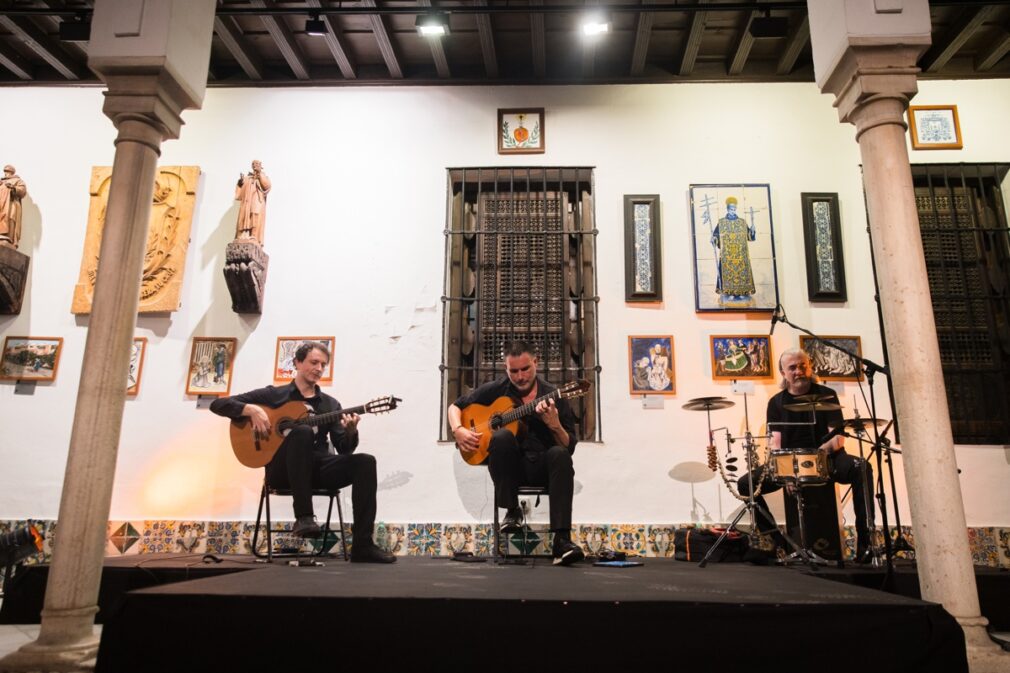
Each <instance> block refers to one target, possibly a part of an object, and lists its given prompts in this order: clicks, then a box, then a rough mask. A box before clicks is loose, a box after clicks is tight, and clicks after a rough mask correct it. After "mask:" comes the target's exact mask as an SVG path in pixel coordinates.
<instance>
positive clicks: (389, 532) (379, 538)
mask: <svg viewBox="0 0 1010 673" xmlns="http://www.w3.org/2000/svg"><path fill="white" fill-rule="evenodd" d="M372 539H373V540H375V544H376V545H377V546H378V547H379V549H382V550H383V551H385V552H388V553H390V554H394V555H396V556H405V555H406V554H407V529H406V527H404V526H403V525H402V524H393V523H384V522H382V521H380V522H379V523H378V525H377V526H376V527H375V535H374V536H373V538H372Z"/></svg>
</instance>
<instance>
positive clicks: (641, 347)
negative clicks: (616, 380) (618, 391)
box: [628, 334, 677, 395]
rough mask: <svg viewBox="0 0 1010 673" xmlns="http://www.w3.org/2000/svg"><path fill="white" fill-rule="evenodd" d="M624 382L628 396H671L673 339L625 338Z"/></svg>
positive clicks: (673, 387)
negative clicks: (626, 360) (626, 357)
mask: <svg viewBox="0 0 1010 673" xmlns="http://www.w3.org/2000/svg"><path fill="white" fill-rule="evenodd" d="M628 381H629V382H630V385H629V392H630V393H631V394H632V395H674V394H676V392H677V379H676V376H674V371H673V337H672V336H670V335H669V334H666V335H658V336H657V335H646V336H629V337H628Z"/></svg>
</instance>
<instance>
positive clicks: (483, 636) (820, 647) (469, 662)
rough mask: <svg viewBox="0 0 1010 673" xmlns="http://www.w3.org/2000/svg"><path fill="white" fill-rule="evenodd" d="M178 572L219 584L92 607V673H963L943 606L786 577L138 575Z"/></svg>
mask: <svg viewBox="0 0 1010 673" xmlns="http://www.w3.org/2000/svg"><path fill="white" fill-rule="evenodd" d="M138 560H139V559H138ZM116 562H117V564H119V563H123V559H116ZM186 563H189V564H191V565H188V566H186V571H187V572H189V573H190V575H191V576H196V573H198V572H208V573H216V574H214V575H213V576H206V577H201V578H198V579H190V580H188V581H176V582H173V583H171V584H160V585H157V586H150V587H148V588H144V589H138V590H135V591H130V592H127V593H124V594H123V595H122V597H121V600H119V601H117V602H116V603H115V604H114V605H111V606H109V607H106V608H104V609H103V612H104V614H103V615H102V616H103V622H104V624H105V626H104V629H103V632H102V646H101V650H100V652H99V658H98V666H97V669H96V670H97V671H98V672H99V673H102V672H108V671H127V670H129V671H177V670H179V668H180V667H181V666H184V665H185V664H184V663H183V662H184V661H189V662H195V661H201V660H203V661H205V662H208V663H209V662H211V661H215V660H216V659H218V658H220V659H221V660H222V661H223V662H226V664H227V665H226V666H225V668H226V669H228V670H271V671H277V670H297V669H298V668H299V667H303V666H304V667H307V666H313V667H318V666H325V667H330V666H334V667H335V666H350V668H349V670H354V671H357V670H360V669H361V667H362V666H365V665H374V666H376V667H377V670H387V669H389V668H396V669H398V670H406V671H414V670H441V671H445V670H457V669H464V668H474V669H475V670H480V671H485V670H509V671H515V670H521V669H525V668H528V667H530V666H532V667H535V668H545V669H546V670H556V669H557V668H559V667H561V668H565V669H567V668H570V667H571V666H579V667H580V668H582V667H586V666H593V667H599V666H608V667H613V668H614V670H617V671H626V670H629V669H631V668H640V667H643V666H662V669H661V670H673V669H674V668H676V669H679V670H685V671H686V670H690V671H708V670H711V671H721V670H730V669H734V670H735V669H738V668H739V669H741V670H742V669H743V668H744V667H746V668H747V669H749V670H778V671H781V670H808V669H814V668H816V670H818V671H847V672H848V671H852V670H867V671H868V670H880V671H884V670H886V671H889V672H891V671H909V672H910V673H911V672H913V671H914V672H917V673H920V672H923V671H944V672H945V673H949V672H952V671H967V663H966V660H965V653H964V637H963V633H962V631H961V629H960V627H959V626H958V625H957V623H956V622H955V621H954V620H953V618H952V617H950V615H948V614H947V613H946V611H944V610H943V609H942V607H940V606H938V605H935V604H931V603H926V602H923V601H920V600H916V599H913V598H906V597H902V596H898V595H894V594H888V593H884V592H882V591H877V590H874V589H867V588H863V587H860V586H856V585H854V584H845V583H842V582H830V581H825V580H824V579H822V578H820V577H815V576H810V575H808V574H805V573H803V572H796V571H795V570H793V569H787V568H778V567H756V566H751V565H747V564H712V565H709V566H708V567H707V568H698V567H697V566H696V565H695V564H693V563H681V562H677V561H673V560H668V559H654V558H649V559H646V560H645V565H644V566H642V567H634V568H604V567H594V566H592V565H589V564H580V565H577V566H574V567H570V568H560V567H553V566H552V565H550V561H549V560H547V559H543V560H537V561H536V562H535V563H532V564H530V565H525V566H513V565H509V566H495V565H492V564H491V563H490V562H488V563H460V562H454V561H451V560H448V559H445V558H415V557H402V558H400V559H399V560H398V562H397V563H396V564H393V565H390V566H385V565H360V564H350V563H345V562H343V561H341V560H336V559H327V560H326V565H325V566H324V567H290V566H288V565H283V564H282V562H281V561H275V563H274V565H263V564H252V563H250V562H249V559H243V558H242V557H228V560H227V561H225V562H224V563H221V564H211V565H205V564H203V563H200V558H199V557H191V558H190V559H189V560H187V559H183V558H179V557H175V558H172V559H163V560H154V559H153V558H152V559H151V560H149V561H146V562H145V563H144V566H143V572H145V573H157V572H159V567H161V568H163V569H165V570H166V571H168V570H170V569H173V568H174V571H175V572H178V571H179V568H180V566H182V565H183V564H186ZM196 564H199V565H196ZM225 564H228V565H227V566H226V565H225ZM239 570H248V572H237V571H239ZM135 572H136V571H135ZM5 607H6V606H5ZM159 650H163V652H159ZM168 651H174V652H178V653H180V654H181V653H185V656H184V657H183V658H182V659H180V658H176V657H174V656H167V654H168ZM556 657H560V658H561V661H559V662H555V661H554V659H555V658H556ZM794 666H799V667H800V668H794Z"/></svg>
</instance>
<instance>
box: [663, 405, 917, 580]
mask: <svg viewBox="0 0 1010 673" xmlns="http://www.w3.org/2000/svg"><path fill="white" fill-rule="evenodd" d="M743 398H744V427H745V431H744V434H743V435H742V436H733V435H732V434H731V432H730V430H729V428H726V427H721V428H713V427H712V412H713V411H717V410H721V409H728V408H730V407H732V406H734V405H735V404H736V403H735V402H733V401H731V400H728V399H726V398H725V397H697V398H694V399H691V400H689V401H688V402H687V403H686V404H684V405H683V408H684V409H685V410H688V411H704V412H705V413H706V416H707V419H708V446H707V453H708V467H709V469H711V470H712V471H713V472H715V471H718V472H719V474H720V475H721V476H722V479H723V481H724V482H725V483H726V487H727V488H728V489H729V491H730V493H731V494H732V495H733V496H734V497H735V498H737V499H738V500H740V501H742V502H743V504H744V507H743V509H741V510H740V512H739V513H738V514H737V516H736V518H735V519H734V520H733V521H732V523H731V524H730V525H729V526H728V527H727V529H726V531H725V532H724V533H723V535H722V537H720V538H719V540H717V541H716V543H715V544H714V545H713V546H712V548H711V549H710V550H709V552H708V554H706V555H705V558H703V559H702V561H701V562H700V563H699V564H698V565H699V566H700V567H705V565H706V563H707V562H708V560H709V557H710V556H711V555H712V553H713V552H714V551H715V549H716V548H717V547H718V546H719V544H720V543H721V542H722V540H723V539H724V538H725V537H726V536H727V535H728V534H729V533H730V531H732V530H734V529H735V528H736V526H737V524H739V522H740V519H741V518H743V516H744V514H749V515H750V524H751V525H750V533H749V535H750V536H751V542H752V544H753V543H756V542H757V540H756V539H755V538H756V536H757V535H758V533H757V526H756V525H755V512H756V511H757V510H759V509H760V507H761V506H760V505H759V504H758V503H757V502H755V498H756V497H757V496H758V495H760V493H761V486H762V484H763V483H764V482H765V477H766V476H767V477H768V478H769V479H770V480H771V482H772V483H774V484H777V485H778V486H785V487H786V491H787V492H789V493H791V494H792V495H793V497H795V498H796V505H797V512H798V514H799V530H800V540H799V543H797V542H796V541H794V540H793V539H791V538H790V537H789V536H788V535H783V537H784V538H785V540H786V542H787V543H788V544H789V545H790V546H791V547H792V549H793V551H792V553H791V554H789V555H787V556H786V557H785V559H783V560H782V562H783V563H790V562H801V563H806V564H807V565H809V566H810V567H811V568H814V569H816V567H817V565H818V564H821V565H825V564H827V563H828V561H827V560H826V559H824V558H822V557H820V556H818V555H817V554H816V553H815V552H814V551H813V550H811V549H810V548H809V547H808V546H807V540H806V532H805V531H806V526H805V525H804V520H803V517H804V504H803V489H802V488H800V487H801V486H807V485H819V484H827V483H828V482H829V481H830V480H831V476H830V468H829V465H828V457H827V454H826V452H825V451H821V450H818V449H810V448H802V449H797V448H772V449H770V450H768V451H767V459H766V460H765V461H764V462H762V461H761V460H760V458H759V455H758V453H759V447H760V444H761V443H763V444H764V445H765V447H770V445H771V432H772V428H774V427H779V426H790V425H791V426H803V427H809V428H810V432H811V436H813V435H814V433H815V432H816V430H815V425H816V413H817V412H821V411H839V410H840V409H841V405H840V404H838V402H837V399H836V398H835V397H834V396H829V395H818V394H810V395H801V396H797V397H796V398H795V399H796V402H795V403H794V404H786V405H783V406H784V408H785V409H787V410H789V411H796V412H809V413H810V420H809V421H799V422H796V421H783V422H776V423H769V424H768V426H769V429H768V433H767V434H764V435H755V434H753V433H751V431H750V421H749V419H748V418H747V395H746V393H745V394H744V395H743ZM885 424H886V425H887V426H888V427H889V426H890V422H888V421H884V420H881V419H876V418H859V417H858V412H857V416H856V418H850V419H846V420H845V421H844V422H843V424H842V427H840V428H838V429H836V431H835V433H836V434H845V435H846V436H850V437H851V436H854V437H855V438H856V439H858V440H859V441H860V442H864V441H867V440H866V437H867V436H868V432H867V430H868V428H871V427H872V426H873V425H877V426H881V425H885ZM847 430H849V431H852V432H853V433H854V435H848V434H847V432H846V431H847ZM718 432H723V433H724V438H725V442H726V457H725V458H722V459H720V457H719V455H718V451H717V449H716V446H715V444H716V441H715V435H716V433H718ZM884 433H886V429H885V430H884ZM737 442H740V443H741V445H742V447H743V449H744V459H745V462H746V469H747V473H748V474H750V475H751V478H750V483H751V487H750V489H748V491H749V492H748V493H747V495H746V496H744V495H742V494H741V493H740V490H739V489H738V488H737V487H736V484H735V482H734V481H733V480H731V478H730V476H729V475H727V472H729V473H735V472H736V471H737V470H738V468H737V466H736V464H735V463H736V462H737V457H736V456H733V455H732V446H733V444H735V443H737ZM812 443H813V444H819V443H820V441H818V439H817V438H816V437H815V438H814V439H813V441H812ZM869 443H871V444H872V442H869ZM890 450H891V451H895V452H897V451H896V450H895V449H890ZM860 454H862V444H860ZM864 492H866V493H869V492H870V491H869V490H864ZM857 506H858V505H857ZM762 513H763V514H764V515H765V516H766V517H767V518H768V519H769V520H772V521H774V517H772V516H771V514H770V513H769V512H767V511H763V512H762ZM874 559H875V560H876V559H877V556H876V555H875V556H874Z"/></svg>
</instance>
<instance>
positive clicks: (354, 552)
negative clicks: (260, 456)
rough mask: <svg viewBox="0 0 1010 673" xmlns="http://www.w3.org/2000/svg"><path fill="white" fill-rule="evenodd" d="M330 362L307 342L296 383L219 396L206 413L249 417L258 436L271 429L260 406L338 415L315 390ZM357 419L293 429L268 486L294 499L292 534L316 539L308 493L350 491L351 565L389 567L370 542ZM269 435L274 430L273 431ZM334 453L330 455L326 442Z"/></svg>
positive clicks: (367, 486)
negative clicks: (294, 406)
mask: <svg viewBox="0 0 1010 673" xmlns="http://www.w3.org/2000/svg"><path fill="white" fill-rule="evenodd" d="M329 361H330V352H329V350H328V349H327V348H326V346H324V345H323V344H321V343H317V342H307V343H304V344H302V345H301V346H299V347H298V350H297V351H295V379H294V381H292V382H291V383H289V384H288V385H286V386H267V387H266V388H257V389H256V390H251V391H249V392H247V393H243V394H241V395H235V396H233V397H221V398H218V399H216V400H214V402H213V403H212V404H211V405H210V410H211V411H213V412H214V413H215V414H218V415H219V416H225V417H227V418H232V419H236V418H240V417H242V416H247V417H249V419H250V421H251V422H252V425H253V428H254V429H255V430H256V431H257V432H258V433H263V434H265V433H267V432H268V431H270V430H271V427H270V419H269V418H268V417H267V414H266V412H264V411H263V406H267V407H270V408H276V407H279V406H281V405H282V404H285V403H286V402H290V401H292V400H299V401H303V402H304V403H305V404H306V405H307V406H308V407H310V408H311V409H312V410H313V412H314V413H317V414H321V413H326V412H332V411H337V410H339V409H340V408H341V407H340V403H339V402H337V400H335V399H334V398H332V397H330V396H329V395H327V394H326V393H324V392H322V391H321V390H320V389H319V386H318V385H317V383H318V381H319V377H320V376H322V374H323V370H324V369H325V368H326V365H327V363H328V362H329ZM359 420H360V417H359V416H358V415H357V414H341V416H340V419H339V420H338V421H336V422H333V423H331V424H330V425H328V426H322V427H320V428H319V429H318V430H316V429H315V428H313V427H310V426H308V425H295V426H294V427H293V428H292V429H291V431H290V433H289V434H288V436H287V437H286V438H285V440H284V442H283V443H282V444H281V445H280V448H279V449H278V450H277V453H276V454H275V455H274V457H273V459H272V460H271V461H270V463H268V464H267V478H268V481H269V483H270V484H271V485H272V486H274V487H278V488H290V489H291V491H292V495H293V499H294V510H295V519H296V520H295V525H294V528H293V529H292V533H294V534H295V535H298V536H300V537H312V538H315V537H319V535H320V534H321V532H322V531H320V529H319V524H317V523H316V521H315V517H314V516H313V510H312V489H313V488H326V489H337V488H344V487H346V486H348V485H350V486H351V503H352V506H353V509H354V524H353V527H352V529H351V530H352V534H353V535H354V539H353V546H352V547H351V560H352V561H358V562H365V563H393V562H394V561H396V557H395V556H393V555H392V554H387V553H386V552H384V551H383V550H381V549H379V548H378V547H377V546H376V545H375V543H374V542H373V541H372V528H373V525H374V523H375V489H376V476H375V458H374V457H373V456H370V455H368V454H367V453H355V452H354V450H355V449H356V448H357V447H358V421H359ZM273 430H275V431H276V428H274V429H273ZM327 439H329V441H332V442H333V446H334V447H335V448H336V450H337V453H336V455H333V454H332V453H330V447H329V442H328V441H327Z"/></svg>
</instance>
